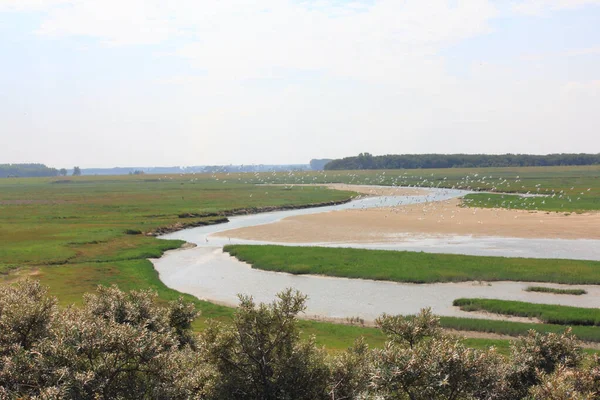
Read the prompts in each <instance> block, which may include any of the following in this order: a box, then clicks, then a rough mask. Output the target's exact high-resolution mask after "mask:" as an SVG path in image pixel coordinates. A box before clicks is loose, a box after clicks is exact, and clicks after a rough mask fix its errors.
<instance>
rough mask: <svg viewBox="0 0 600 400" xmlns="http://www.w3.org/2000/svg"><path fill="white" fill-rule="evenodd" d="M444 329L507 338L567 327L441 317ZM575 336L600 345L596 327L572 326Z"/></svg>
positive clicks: (555, 331) (559, 330)
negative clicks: (493, 334)
mask: <svg viewBox="0 0 600 400" xmlns="http://www.w3.org/2000/svg"><path fill="white" fill-rule="evenodd" d="M440 324H441V326H442V327H443V328H446V329H454V330H457V331H471V332H486V333H496V334H500V335H507V336H515V337H517V336H522V335H526V334H527V332H529V331H530V330H534V331H537V332H543V333H563V332H564V331H565V329H566V328H567V327H566V326H565V325H556V324H537V323H533V322H532V323H527V322H515V321H500V320H491V319H478V318H461V317H440ZM571 329H572V331H573V334H574V335H575V336H577V338H579V339H580V340H583V341H585V342H595V343H600V327H596V326H578V325H575V326H572V327H571Z"/></svg>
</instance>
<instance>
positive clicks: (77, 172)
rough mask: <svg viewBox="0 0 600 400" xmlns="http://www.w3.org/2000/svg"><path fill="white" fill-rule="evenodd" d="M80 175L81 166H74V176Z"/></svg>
mask: <svg viewBox="0 0 600 400" xmlns="http://www.w3.org/2000/svg"><path fill="white" fill-rule="evenodd" d="M80 175H81V168H79V167H73V176H80Z"/></svg>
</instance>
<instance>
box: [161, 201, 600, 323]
mask: <svg viewBox="0 0 600 400" xmlns="http://www.w3.org/2000/svg"><path fill="white" fill-rule="evenodd" d="M465 193H466V192H464V191H459V190H446V189H443V190H438V189H430V190H429V194H428V195H426V196H394V197H390V196H386V197H371V198H363V199H360V200H355V201H353V202H351V203H347V204H343V205H338V206H331V207H322V208H312V209H303V210H289V211H281V212H272V213H265V214H256V215H248V216H237V217H232V218H230V220H231V222H229V223H227V224H221V225H213V226H205V227H199V228H192V229H186V230H183V231H179V232H174V233H171V234H168V235H164V236H161V238H164V239H182V240H185V241H187V242H191V243H195V244H196V245H198V247H196V248H193V249H186V250H174V251H170V252H167V253H166V254H165V255H164V256H163V257H162V258H160V259H158V260H153V262H154V265H155V268H156V269H157V271H158V272H159V274H160V278H161V280H162V281H163V282H164V283H165V284H166V285H167V286H169V287H171V288H173V289H176V290H179V291H181V292H185V293H189V294H192V295H195V296H197V297H199V298H201V299H205V300H209V301H213V302H217V303H223V304H228V305H236V304H237V294H238V293H244V294H250V295H252V296H253V297H254V298H255V299H256V300H257V301H260V302H270V301H272V300H273V299H274V296H275V294H276V293H277V292H280V291H282V290H283V289H285V288H288V287H292V288H295V289H298V290H300V291H301V292H302V293H304V294H306V295H308V296H309V301H308V304H307V305H308V310H307V314H309V315H315V316H321V317H326V318H347V317H360V318H363V319H365V320H367V321H371V320H373V319H374V318H376V317H377V316H378V315H380V314H381V313H383V312H387V313H393V314H411V313H416V312H418V311H419V309H421V308H423V307H432V309H433V311H434V312H435V313H437V314H439V315H445V316H469V317H479V316H478V315H476V314H473V313H465V312H462V311H460V310H458V309H456V308H454V307H452V301H453V300H454V299H456V298H459V297H484V298H498V299H506V300H521V301H528V302H534V303H548V304H564V305H572V306H579V307H600V286H589V285H578V286H576V287H580V288H584V289H586V290H587V291H588V294H587V295H583V296H566V295H552V294H545V293H533V292H525V291H523V289H524V288H525V287H527V286H528V285H530V284H529V283H526V282H495V283H492V284H491V286H488V285H487V284H484V285H480V284H476V283H473V282H463V283H442V284H421V285H416V284H402V283H393V282H377V281H370V280H362V279H345V278H332V277H320V276H312V275H301V276H297V275H290V274H284V273H278V272H269V271H261V270H255V269H252V268H250V267H249V266H248V265H247V264H245V263H242V262H240V261H238V260H237V259H235V258H233V257H231V256H229V255H228V254H226V253H223V251H222V246H223V245H225V244H229V243H232V244H234V243H253V244H254V243H256V244H265V242H254V241H247V240H238V239H234V238H231V239H229V238H227V237H215V236H210V235H211V234H212V233H216V232H223V231H226V230H230V229H236V228H241V227H248V226H255V225H261V224H268V223H272V222H275V221H278V220H280V219H283V218H286V217H289V216H295V215H306V214H314V213H320V212H327V211H333V210H343V209H351V208H370V207H384V206H398V205H402V204H414V203H422V202H426V201H439V200H446V199H450V198H454V197H458V196H462V195H464V194H465ZM391 240H392V241H391V242H389V243H367V244H365V243H311V244H306V243H303V244H297V245H302V246H307V245H311V246H315V245H320V246H330V247H354V248H368V249H383V250H412V251H425V252H435V253H455V254H472V255H495V256H514V257H537V258H570V259H590V260H600V241H599V240H561V239H515V238H498V237H483V238H482V237H470V236H448V237H443V236H439V237H432V236H421V237H415V236H410V237H404V236H398V237H396V238H392V239H391ZM270 243H272V242H270ZM273 244H280V243H273ZM286 245H294V244H290V243H287V244H286ZM545 286H553V287H566V286H567V285H549V284H548V285H546V284H545ZM569 287H570V286H569ZM482 317H485V318H490V316H489V315H488V316H482Z"/></svg>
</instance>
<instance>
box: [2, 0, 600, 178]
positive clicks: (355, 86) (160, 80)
mask: <svg viewBox="0 0 600 400" xmlns="http://www.w3.org/2000/svg"><path fill="white" fill-rule="evenodd" d="M0 139H1V141H0V163H6V162H43V163H46V164H48V165H50V166H54V167H71V166H73V165H80V166H81V167H109V166H153V165H203V164H230V163H233V164H252V163H256V164H257V163H264V164H277V163H307V162H308V161H309V160H310V159H311V158H323V157H327V158H337V157H344V156H350V155H356V154H358V153H359V152H364V151H367V152H371V153H373V154H388V153H432V152H442V153H455V152H464V153H476V152H482V153H506V152H512V153H537V154H542V153H552V152H593V153H598V152H600V0H515V1H510V0H502V1H500V0H498V1H491V0H490V1H486V0H453V1H451V0H447V1H446V0H428V1H423V0H295V1H294V0H260V1H255V0H173V1H169V2H166V1H162V0H102V1H99V0H0Z"/></svg>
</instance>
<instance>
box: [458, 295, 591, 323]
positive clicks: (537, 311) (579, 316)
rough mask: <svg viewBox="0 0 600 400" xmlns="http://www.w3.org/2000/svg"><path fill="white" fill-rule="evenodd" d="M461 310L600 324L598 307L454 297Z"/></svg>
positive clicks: (541, 319)
mask: <svg viewBox="0 0 600 400" xmlns="http://www.w3.org/2000/svg"><path fill="white" fill-rule="evenodd" d="M453 305H454V306H457V307H460V309H461V310H463V311H486V312H490V313H494V314H499V315H510V316H516V317H527V318H537V319H539V320H540V321H542V322H544V323H547V324H556V325H583V326H600V309H598V308H582V307H569V306H559V305H553V304H536V303H526V302H522V301H510V300H495V299H464V298H463V299H456V300H454V303H453Z"/></svg>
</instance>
